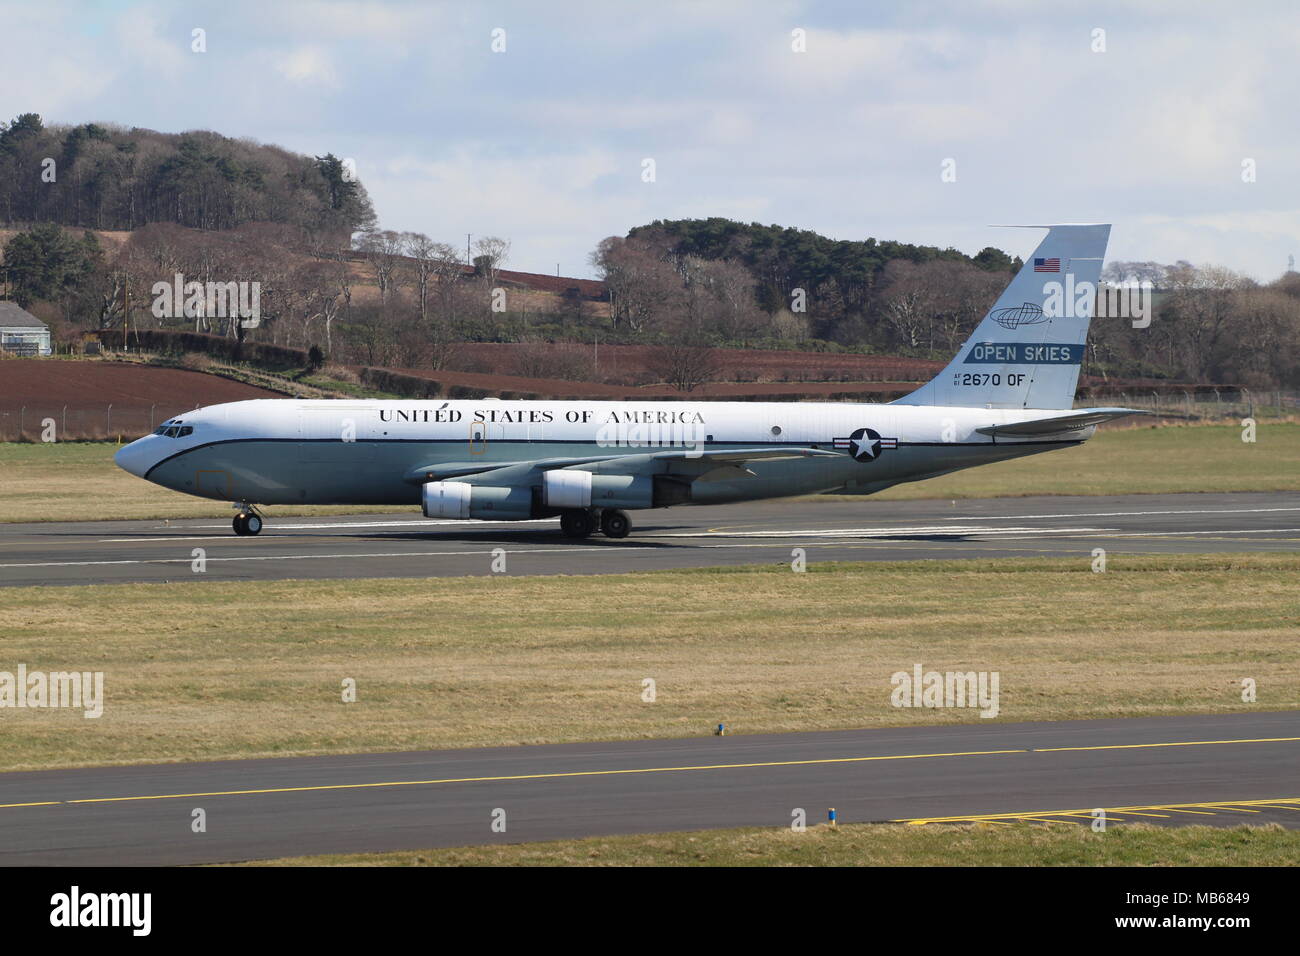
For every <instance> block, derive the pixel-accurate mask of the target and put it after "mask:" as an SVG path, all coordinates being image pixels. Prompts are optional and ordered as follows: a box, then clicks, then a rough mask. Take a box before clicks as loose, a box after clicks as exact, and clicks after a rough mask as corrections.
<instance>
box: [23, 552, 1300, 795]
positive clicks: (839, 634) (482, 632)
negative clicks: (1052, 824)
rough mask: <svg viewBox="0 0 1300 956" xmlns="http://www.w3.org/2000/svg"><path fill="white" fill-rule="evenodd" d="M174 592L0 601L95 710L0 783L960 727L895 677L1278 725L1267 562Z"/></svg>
mask: <svg viewBox="0 0 1300 956" xmlns="http://www.w3.org/2000/svg"><path fill="white" fill-rule="evenodd" d="M184 548H185V549H186V550H184V552H183V553H184V554H186V555H188V550H187V549H188V545H184ZM467 561H469V562H471V564H472V566H467V568H466V571H467V573H473V572H474V571H475V570H476V569H477V570H481V571H483V572H486V570H487V566H488V562H489V555H488V554H487V553H486V551H485V552H484V553H483V555H482V556H481V561H480V560H479V559H476V558H467ZM178 576H183V578H184V579H183V580H177V581H174V582H172V583H171V584H170V585H168V586H166V587H159V586H157V585H150V584H125V585H96V586H87V587H78V588H39V587H33V588H10V589H5V590H4V591H3V592H2V593H3V600H4V614H3V617H0V647H3V649H4V653H3V658H2V659H0V669H4V670H10V671H12V670H15V669H16V667H17V665H18V664H19V663H25V664H26V665H27V666H28V668H29V670H36V669H42V670H47V671H49V670H92V671H95V670H102V671H104V672H105V695H106V704H105V711H104V716H103V717H101V718H99V719H98V720H86V719H84V718H83V717H82V716H81V714H80V713H78V712H74V711H69V710H49V709H46V710H40V709H30V710H28V709H24V710H7V711H5V712H3V715H2V716H0V730H2V732H3V735H4V739H3V743H4V745H3V746H0V769H8V770H13V769H33V768H41V767H56V766H72V765H87V764H110V763H132V762H154V761H166V760H195V759H221V758H233V757H266V756H285V755H302V754H324V753H344V752H371V751H382V750H406V749H425V748H444V747H470V746H504V745H511V744H531V743H549V742H566V741H586V740H602V739H603V740H625V739H637V738H655V737H658V738H665V737H685V736H693V735H705V734H708V733H709V732H710V731H711V729H712V728H713V727H714V726H715V725H716V724H718V723H719V722H723V723H726V724H727V725H728V727H729V728H730V730H731V731H732V732H733V733H736V734H751V733H768V732H784V731H800V730H824V729H836V728H849V727H887V726H900V725H909V724H922V725H929V724H951V723H976V724H978V723H982V722H984V719H983V718H980V717H979V716H977V714H976V713H975V711H973V710H968V709H929V710H927V709H902V708H897V707H894V706H892V704H891V701H890V695H891V691H892V689H893V688H892V686H891V683H890V678H891V676H892V675H893V674H894V673H896V672H898V671H900V670H902V671H910V670H911V668H912V666H913V665H914V664H916V663H920V664H922V665H923V667H924V668H925V669H927V670H930V669H934V670H939V671H945V670H963V671H966V670H977V671H986V670H987V671H997V672H999V674H1000V681H1001V701H1000V709H1001V713H1000V715H999V716H998V717H997V718H995V719H996V720H1001V721H1025V720H1063V719H1074V718H1093V717H1125V716H1142V715H1163V714H1185V713H1238V712H1247V711H1250V710H1253V709H1262V710H1282V709H1290V708H1296V707H1300V642H1297V641H1296V634H1297V633H1298V632H1300V601H1297V592H1296V581H1297V579H1300V555H1294V554H1270V555H1212V556H1209V555H1207V556H1135V555H1112V556H1111V558H1110V562H1109V569H1108V570H1107V571H1106V572H1105V573H1102V574H1094V573H1093V572H1092V571H1091V555H1090V554H1087V553H1081V554H1080V555H1079V557H1078V558H1077V559H1015V560H970V561H950V562H925V561H922V562H902V563H879V564H877V563H852V564H834V563H827V564H818V563H813V564H811V565H810V570H809V572H808V573H806V574H795V573H793V572H792V571H790V569H789V567H788V566H787V565H777V566H771V567H765V568H752V567H751V568H740V569H718V570H712V571H710V570H683V571H663V572H642V573H636V574H619V575H609V576H601V577H594V578H593V577H510V576H501V575H493V576H488V575H486V573H484V574H482V575H480V576H477V577H465V578H437V579H430V580H420V579H415V580H391V579H378V580H373V579H372V580H353V581H270V582H258V581H248V582H242V583H239V584H237V585H232V584H225V583H212V584H209V583H206V582H204V581H202V580H198V578H200V577H201V576H200V575H191V574H190V573H189V570H188V567H182V568H181V569H180V570H179V571H178ZM1246 677H1250V678H1253V679H1254V680H1255V681H1256V682H1257V683H1258V688H1259V691H1258V702H1257V703H1243V702H1242V700H1241V686H1242V679H1243V678H1246ZM347 678H351V679H353V680H355V681H356V686H357V697H358V699H357V701H356V702H355V703H343V702H342V699H341V686H342V682H343V681H344V680H345V679H347ZM645 678H652V679H654V680H655V681H656V684H657V699H656V700H655V702H653V703H646V702H644V701H642V699H641V693H642V681H643V679H645Z"/></svg>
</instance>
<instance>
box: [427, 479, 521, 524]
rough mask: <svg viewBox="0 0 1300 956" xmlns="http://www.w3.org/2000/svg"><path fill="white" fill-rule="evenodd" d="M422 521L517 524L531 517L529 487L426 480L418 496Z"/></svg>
mask: <svg viewBox="0 0 1300 956" xmlns="http://www.w3.org/2000/svg"><path fill="white" fill-rule="evenodd" d="M422 503H423V506H424V516H425V517H426V518H482V519H484V520H488V521H491V520H497V521H519V520H521V519H523V518H531V517H532V516H533V492H532V489H531V488H518V487H515V486H513V485H506V486H494V485H471V484H470V483H469V482H465V481H430V482H427V483H426V484H425V486H424V493H423V495H422Z"/></svg>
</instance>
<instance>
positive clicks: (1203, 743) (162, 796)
mask: <svg viewBox="0 0 1300 956" xmlns="http://www.w3.org/2000/svg"><path fill="white" fill-rule="evenodd" d="M1296 741H1300V737H1256V738H1246V739H1240V740H1183V741H1174V742H1170V743H1149V744H1107V745H1101V746H1088V747H1040V748H1035V749H1033V750H1025V749H1023V748H1022V749H1015V750H970V751H959V752H953V753H924V754H885V755H881V756H872V757H826V758H822V759H815V760H768V761H759V762H755V763H719V764H692V765H687V766H681V767H629V768H627V769H623V770H574V771H557V772H551V773H527V774H506V775H501V776H490V777H442V778H437V779H431V780H388V781H380V782H375V783H333V784H319V785H316V786H310V787H265V788H261V789H253V790H212V791H204V792H198V793H156V794H142V795H138V796H120V797H82V798H78V799H75V800H50V801H44V802H42V803H11V804H0V809H12V808H15V807H27V806H54V805H58V804H82V803H127V802H133V801H140V800H181V799H191V798H194V797H236V796H255V795H258V794H268V793H306V792H317V791H328V790H369V789H379V788H385V787H428V786H435V785H438V784H452V783H504V782H510V781H520V780H558V779H563V778H566V777H609V776H618V775H621V774H642V773H684V772H689V771H700V770H747V769H754V768H759V767H809V766H817V765H824V764H850V763H869V762H873V761H882V760H925V759H933V758H940V757H991V756H999V755H1007V754H1024V753H1063V752H1067V751H1093V750H1135V749H1143V748H1156V747H1208V746H1220V745H1225V744H1263V743H1291V742H1296ZM1263 802H1265V803H1267V802H1269V801H1263ZM1274 802H1276V801H1274ZM1283 802H1288V801H1285V800H1284V801H1283ZM1232 803H1233V805H1234V806H1235V805H1239V804H1237V802H1236V801H1233V802H1232ZM1176 806H1188V807H1195V806H1206V807H1214V806H1222V802H1220V803H1219V804H1175V805H1172V807H1176ZM1172 807H1170V809H1171V808H1172ZM1130 809H1134V810H1161V809H1167V808H1165V807H1134V808H1130ZM1062 812H1066V811H1059V810H1048V811H1038V812H1037V813H1035V814H1029V815H1031V816H1034V815H1041V814H1043V813H1049V814H1059V813H1062ZM1070 812H1075V813H1089V812H1090V811H1088V810H1077V811H1070ZM1116 812H1121V811H1119V810H1117V811H1116ZM984 816H985V817H988V818H993V817H1002V818H1006V817H1008V816H1013V817H1014V816H1018V815H1017V814H1011V815H1007V814H985V815H984ZM973 819H977V818H976V817H971V816H961V817H944V818H937V817H936V818H925V819H923V820H919V821H911V820H908V821H899V822H922V823H924V822H943V821H946V820H973Z"/></svg>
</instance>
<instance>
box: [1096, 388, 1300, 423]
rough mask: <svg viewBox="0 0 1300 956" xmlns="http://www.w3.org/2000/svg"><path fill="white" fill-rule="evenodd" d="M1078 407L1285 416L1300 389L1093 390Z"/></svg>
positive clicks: (1199, 417)
mask: <svg viewBox="0 0 1300 956" xmlns="http://www.w3.org/2000/svg"><path fill="white" fill-rule="evenodd" d="M1075 404H1076V405H1079V406H1099V405H1108V404H1113V405H1120V406H1123V407H1124V408H1141V409H1143V410H1145V411H1149V412H1151V413H1153V414H1155V415H1159V416H1160V417H1161V418H1165V419H1177V420H1182V421H1216V420H1220V419H1225V418H1235V419H1241V418H1256V419H1259V418H1286V417H1290V416H1293V415H1300V392H1288V391H1281V390H1278V389H1267V390H1259V391H1256V390H1254V389H1249V388H1242V389H1205V388H1201V389H1197V390H1191V389H1188V390H1186V391H1172V390H1169V389H1168V388H1162V389H1160V390H1159V391H1156V390H1154V389H1133V390H1124V391H1118V392H1098V391H1095V392H1093V393H1092V395H1091V396H1090V397H1089V398H1087V399H1086V400H1081V401H1078V402H1076V403H1075Z"/></svg>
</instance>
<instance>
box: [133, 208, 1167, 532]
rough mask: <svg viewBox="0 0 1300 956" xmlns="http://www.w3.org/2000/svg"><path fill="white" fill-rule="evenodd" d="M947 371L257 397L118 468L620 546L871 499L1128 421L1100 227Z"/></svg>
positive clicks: (200, 420) (1031, 267)
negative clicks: (1098, 328) (844, 386)
mask: <svg viewBox="0 0 1300 956" xmlns="http://www.w3.org/2000/svg"><path fill="white" fill-rule="evenodd" d="M1032 228H1041V229H1047V235H1046V236H1045V237H1043V239H1042V241H1041V242H1040V243H1039V245H1038V248H1037V249H1035V250H1034V254H1033V255H1032V256H1030V257H1029V258H1028V259H1026V260H1025V263H1024V266H1023V268H1021V269H1020V271H1019V272H1018V273H1017V275H1016V276H1015V278H1014V279H1012V281H1011V284H1010V285H1008V286H1007V288H1006V290H1005V291H1004V292H1003V293H1002V295H1001V297H1000V298H999V299H998V300H997V302H996V303H995V304H994V306H993V308H991V309H990V310H989V312H988V314H987V315H985V317H984V318H983V320H982V321H981V322H980V323H979V325H978V326H976V328H975V330H974V332H973V333H972V335H971V336H970V338H969V339H968V340H967V341H966V343H965V344H964V345H963V346H962V347H961V349H960V350H959V351H958V353H957V354H956V356H955V357H954V358H953V359H952V361H951V362H950V363H949V364H948V366H947V367H946V368H944V370H943V371H942V372H940V373H939V374H938V375H936V376H935V377H934V378H933V379H932V380H931V381H929V382H927V383H926V384H924V385H922V386H921V387H920V388H918V389H917V390H916V391H914V392H912V393H911V394H909V395H906V396H904V397H903V398H900V399H898V400H897V401H894V402H891V403H889V404H865V403H838V402H837V403H813V402H701V401H694V402H692V401H647V402H626V401H625V402H597V401H590V402H588V401H505V400H492V399H479V400H456V401H453V400H422V401H414V400H406V399H383V400H365V401H352V400H345V399H339V400H324V401H304V400H296V399H257V400H252V401H241V402H231V403H227V404H222V405H213V406H209V407H207V408H202V409H198V410H196V411H193V412H188V413H186V414H184V415H180V416H177V417H175V418H172V419H169V420H168V421H166V422H164V423H163V424H162V425H161V426H160V427H159V428H158V429H157V431H155V432H154V433H152V434H150V435H147V436H145V437H143V438H141V439H139V440H137V441H133V442H131V443H130V444H128V445H126V446H124V447H123V448H122V449H121V450H120V451H119V452H118V453H117V455H116V458H115V461H116V463H117V464H118V465H119V466H120V467H121V468H123V469H125V470H126V471H128V472H130V473H131V474H133V475H137V476H139V477H141V478H145V479H147V480H149V481H152V482H154V483H156V484H159V485H162V486H163V487H165V488H171V489H174V490H176V491H181V492H184V493H186V494H191V495H196V496H199V497H204V498H211V499H218V500H223V501H230V502H232V503H233V505H234V506H235V508H236V509H237V513H236V515H235V517H234V520H233V522H232V526H233V528H234V531H235V533H236V534H238V535H256V534H258V533H259V532H260V531H261V530H262V527H263V523H264V522H263V517H262V514H261V511H260V510H259V509H260V508H261V507H262V506H266V505H291V504H292V505H304V504H311V505H356V506H369V505H409V506H411V507H412V508H414V507H419V508H420V509H421V510H422V512H423V513H424V515H425V517H427V518H441V519H448V520H453V521H454V520H461V519H480V520H493V521H519V520H528V519H539V518H550V517H558V518H559V519H560V530H561V531H562V532H563V534H564V535H565V536H567V537H569V538H574V539H581V538H585V537H587V536H589V535H591V534H592V533H594V532H595V531H597V530H599V531H600V532H601V533H602V534H604V535H605V536H606V537H609V538H624V537H627V535H628V534H629V533H630V531H631V529H632V522H631V518H630V517H629V516H628V512H629V511H640V510H644V509H651V508H667V507H674V506H678V505H705V504H722V503H727V502H737V501H753V500H757V499H763V498H780V497H788V496H793V495H808V494H825V493H839V494H861V495H868V494H872V493H874V492H877V491H880V490H882V489H884V488H888V487H890V486H891V485H896V484H899V483H901V482H907V481H921V480H923V479H926V478H933V477H936V476H938V475H945V474H948V473H950V472H953V471H957V470H959V469H962V468H970V467H973V466H975V465H982V464H987V463H989V462H994V461H1003V460H1006V459H1010V458H1019V457H1022V456H1025V455H1033V454H1038V453H1040V452H1045V451H1052V450H1055V449H1058V448H1070V447H1073V446H1075V445H1079V444H1081V443H1082V442H1084V441H1086V440H1087V439H1089V438H1091V437H1092V436H1093V434H1094V433H1095V431H1096V428H1097V426H1098V425H1099V424H1101V423H1103V422H1108V421H1112V420H1114V419H1117V418H1120V417H1122V416H1125V415H1134V414H1146V413H1145V412H1140V411H1137V410H1135V409H1129V408H1083V409H1076V408H1074V407H1073V405H1074V394H1075V387H1076V385H1077V382H1078V377H1079V367H1080V363H1081V362H1082V360H1083V352H1084V347H1085V342H1086V339H1087V334H1088V324H1089V321H1090V319H1091V315H1092V311H1093V307H1094V303H1095V292H1096V288H1097V284H1098V281H1099V279H1100V276H1101V267H1102V259H1103V258H1104V256H1105V252H1106V244H1107V241H1108V239H1109V237H1110V226H1109V225H1107V224H1057V225H1047V226H1036V227H1032Z"/></svg>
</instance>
